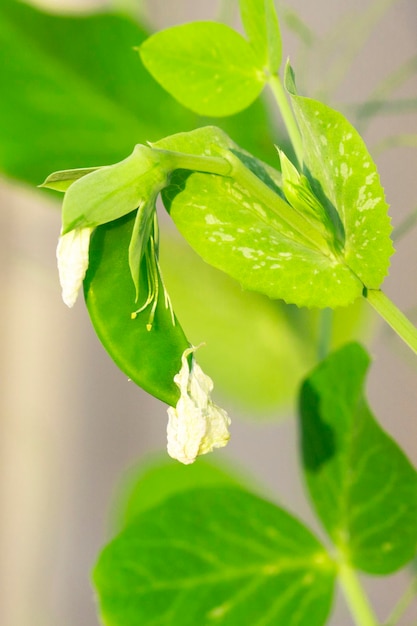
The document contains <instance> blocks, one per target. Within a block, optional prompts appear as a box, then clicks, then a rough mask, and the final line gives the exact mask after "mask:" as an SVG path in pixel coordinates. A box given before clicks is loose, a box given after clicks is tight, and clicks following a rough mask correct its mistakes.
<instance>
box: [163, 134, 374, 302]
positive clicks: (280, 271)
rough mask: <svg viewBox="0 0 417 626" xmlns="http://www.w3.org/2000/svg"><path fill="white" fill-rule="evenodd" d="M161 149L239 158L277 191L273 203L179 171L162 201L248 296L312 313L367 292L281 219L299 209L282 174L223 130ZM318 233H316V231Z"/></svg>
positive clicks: (226, 181)
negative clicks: (283, 183)
mask: <svg viewBox="0 0 417 626" xmlns="http://www.w3.org/2000/svg"><path fill="white" fill-rule="evenodd" d="M156 145H157V146H158V147H161V148H164V149H167V150H178V151H180V152H188V153H193V154H205V155H207V154H209V153H210V154H212V155H213V156H217V155H218V151H219V148H223V149H227V150H228V151H229V153H232V154H233V155H234V156H236V157H237V158H238V159H240V161H242V163H243V164H244V165H245V166H246V167H247V168H248V169H249V171H250V174H254V175H255V176H256V177H257V178H258V179H260V180H261V181H262V182H263V183H265V185H266V186H267V187H268V188H269V189H268V191H269V192H270V191H271V190H272V191H273V192H274V193H272V194H270V197H271V202H272V203H273V206H272V205H271V204H266V203H265V202H264V201H263V199H260V198H259V197H258V196H256V195H254V194H253V193H252V192H251V191H250V190H249V189H248V188H246V187H243V186H242V185H240V184H237V183H236V182H234V181H233V179H231V178H226V177H220V176H211V175H208V174H200V173H197V172H196V173H190V172H184V171H178V172H176V173H174V175H173V176H172V178H171V185H170V186H169V187H167V188H166V189H165V190H164V191H163V193H162V197H163V200H164V204H165V206H166V208H167V210H168V211H169V213H170V215H171V217H172V219H173V220H174V222H175V224H176V226H177V228H178V229H179V231H180V232H181V234H182V235H183V236H184V237H185V239H187V241H188V242H189V243H190V245H191V246H192V247H193V248H194V249H195V250H196V252H197V253H198V254H199V255H200V256H201V257H202V258H203V259H204V260H205V261H207V262H208V263H210V264H211V265H213V266H214V267H217V268H218V269H221V270H223V271H224V272H226V273H227V274H229V275H230V276H232V277H233V278H235V279H236V280H237V281H238V282H240V283H241V285H242V286H243V287H244V288H245V289H250V290H253V291H257V292H260V293H263V294H265V295H267V296H269V297H270V298H281V299H283V300H285V301H286V302H288V303H293V304H297V305H298V306H308V307H313V306H317V307H326V306H329V307H335V306H345V305H347V304H350V303H351V302H353V301H354V300H355V299H356V298H357V297H358V296H360V295H361V294H362V289H363V285H362V283H361V282H360V281H359V280H358V279H357V277H356V276H355V275H354V274H353V273H352V272H351V271H350V270H349V268H348V267H346V265H345V264H344V263H343V262H340V261H339V260H338V259H337V258H335V257H334V256H333V255H332V253H331V252H330V251H329V249H326V250H324V252H323V251H321V250H318V249H317V248H315V249H313V248H312V247H310V246H309V240H308V235H309V229H311V228H313V227H312V226H311V225H310V224H309V222H308V221H307V220H305V219H303V218H302V216H300V217H299V219H301V220H302V223H303V228H304V229H305V233H307V235H306V236H304V234H302V233H301V234H300V232H298V231H294V229H292V227H291V226H289V225H288V223H287V222H286V221H285V220H284V219H283V218H282V217H281V215H280V211H281V209H283V210H285V211H289V210H290V211H292V212H294V213H295V211H294V209H292V207H290V205H288V203H287V202H286V201H285V200H284V199H283V194H282V191H281V190H280V187H279V185H280V183H281V175H280V173H279V172H277V171H276V170H274V169H273V168H271V167H268V166H267V165H265V164H264V163H262V162H260V161H258V160H257V159H255V158H254V157H252V156H251V155H249V154H247V153H246V152H244V151H243V150H242V149H241V148H239V146H237V145H236V144H234V143H233V142H232V141H231V140H230V138H229V137H227V135H226V134H225V133H223V132H222V131H220V130H219V129H216V128H214V127H206V128H202V129H198V130H196V131H193V132H191V133H181V134H179V135H174V136H172V137H168V138H166V139H164V140H162V141H159V142H157V144H156ZM315 232H317V231H315Z"/></svg>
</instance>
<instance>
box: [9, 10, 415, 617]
mask: <svg viewBox="0 0 417 626" xmlns="http://www.w3.org/2000/svg"><path fill="white" fill-rule="evenodd" d="M37 4H39V5H42V6H48V7H50V8H51V9H53V10H54V11H55V10H57V11H62V10H70V9H71V10H73V9H74V8H77V9H82V10H83V11H85V10H87V9H88V8H97V7H102V6H103V5H104V6H110V4H111V3H110V2H107V3H106V2H99V1H98V0H96V1H94V2H93V1H91V2H87V0H78V2H77V1H76V0H42V2H41V1H40V0H39V1H37ZM128 4H129V5H131V6H132V5H134V4H135V3H134V0H131V2H129V3H128V2H127V0H125V2H123V0H119V2H116V1H115V2H114V3H113V6H116V5H117V6H118V7H119V8H122V9H123V7H124V8H127V7H128ZM136 4H139V3H136ZM371 4H374V3H371V2H369V1H368V0H333V1H330V0H315V2H310V1H308V0H290V1H289V2H287V3H286V6H287V7H290V8H291V9H294V10H295V11H297V12H298V14H299V15H300V16H302V19H303V20H304V21H305V22H306V23H307V24H309V25H310V27H311V28H313V29H314V30H315V31H316V32H317V33H318V34H320V35H322V36H324V34H325V33H326V32H328V31H329V29H331V27H332V25H333V24H335V23H336V22H337V20H338V19H339V17H340V15H341V14H342V13H343V12H344V11H346V10H347V9H349V10H351V9H355V10H356V11H358V13H361V12H363V11H365V10H367V9H368V7H369V6H371ZM141 5H142V9H141V10H142V11H143V14H144V15H145V16H146V18H147V20H148V21H149V23H150V24H152V25H154V26H156V27H162V26H168V25H172V24H175V23H181V22H183V21H189V20H191V19H195V18H204V19H207V18H213V17H216V16H217V15H218V10H219V6H218V3H217V2H204V1H200V0H176V1H175V2H169V1H168V0H165V1H164V0H150V1H149V2H147V3H141ZM145 5H146V6H145ZM391 5H392V6H391V8H390V9H389V10H388V11H387V12H386V15H385V16H384V17H383V18H382V19H381V21H380V22H378V25H377V27H376V29H375V30H374V32H373V33H372V35H371V37H370V38H369V40H368V41H367V43H366V44H365V46H364V47H363V48H362V49H361V51H360V52H359V53H358V55H357V57H356V58H355V59H354V61H353V63H352V67H351V69H350V70H349V72H348V74H347V76H346V80H345V81H344V82H343V85H341V86H340V88H338V89H337V91H336V93H335V95H334V100H333V103H334V104H335V103H336V104H337V103H338V102H341V103H354V102H357V101H363V100H364V99H366V97H367V96H368V95H369V94H370V93H372V90H373V88H374V87H375V85H376V84H377V83H378V82H379V81H380V80H381V79H382V78H383V77H384V76H386V75H387V74H389V73H390V72H391V71H393V70H394V69H395V68H396V67H398V66H399V65H400V64H401V62H402V61H404V60H405V59H407V58H409V57H411V56H412V55H416V54H417V3H416V1H415V0H402V1H398V2H391ZM358 35H359V33H358ZM283 38H284V50H285V54H288V55H290V56H291V57H292V55H293V54H294V55H295V52H296V42H295V39H294V37H293V36H291V35H289V34H288V31H287V30H286V29H284V37H283ZM319 78H320V77H319V76H318V75H317V76H315V75H314V74H313V75H311V76H309V77H308V83H309V85H310V86H312V87H313V86H314V83H315V81H316V79H317V81H319ZM400 93H401V95H402V96H404V97H416V94H417V80H416V79H415V78H411V79H410V80H409V81H408V82H407V83H406V84H405V85H404V86H403V87H401V92H400ZM416 122H417V115H416V114H415V113H408V114H403V115H402V116H401V117H397V118H394V117H392V116H390V117H384V116H379V117H378V118H377V119H376V120H374V121H373V122H372V124H371V126H370V128H369V130H368V132H367V135H366V139H367V142H368V144H369V145H370V146H371V149H372V146H376V144H377V142H379V141H380V140H381V139H383V138H384V137H386V136H388V135H391V134H393V133H398V132H401V133H416V130H417V123H416ZM375 154H376V160H377V163H378V166H379V168H380V173H381V178H382V182H383V185H384V186H385V189H386V193H387V196H388V201H389V203H390V204H391V206H392V209H391V214H392V218H393V223H394V225H398V224H400V223H401V221H402V219H404V218H405V216H406V215H407V214H409V213H410V212H411V211H412V210H413V209H414V208H415V206H417V186H416V172H417V151H416V150H415V149H413V148H410V147H408V148H404V147H403V148H396V149H392V150H386V151H384V152H382V153H380V154H377V153H375ZM80 165H82V164H80ZM40 182H41V181H40ZM0 206H1V210H0V224H1V231H0V232H1V247H0V255H1V262H0V276H1V285H2V299H1V307H0V322H1V323H0V333H1V346H2V349H1V360H0V368H1V369H0V381H1V396H0V402H1V405H0V406H1V415H0V419H1V421H0V468H1V471H0V624H1V626H57V625H59V626H75V625H77V626H94V625H97V623H98V621H97V617H96V615H95V606H94V598H93V593H92V590H91V586H90V584H89V571H90V569H91V566H92V564H93V563H94V560H95V558H96V555H97V553H98V550H99V549H100V547H101V546H102V545H103V543H104V541H105V540H106V538H107V533H106V530H107V529H108V511H109V506H110V502H111V499H112V497H113V495H114V492H115V489H116V486H117V484H118V482H119V481H120V479H121V477H122V475H123V473H124V472H125V471H126V470H127V469H128V468H129V467H130V466H131V465H132V464H134V463H135V462H137V460H138V459H140V458H141V457H142V456H143V455H145V454H146V453H148V452H150V451H156V450H161V449H163V448H164V446H165V429H166V407H165V406H163V405H162V404H161V403H159V402H158V401H155V400H153V398H151V397H149V396H148V395H146V394H145V393H143V392H142V391H141V390H140V389H138V388H137V387H135V386H134V385H133V384H131V383H129V382H128V381H127V380H126V377H125V376H124V375H123V374H122V373H121V372H119V371H118V369H117V368H116V366H115V365H114V364H113V363H112V362H111V361H110V359H109V358H108V357H107V355H106V354H105V353H104V351H103V349H102V347H101V346H100V345H99V342H98V340H97V338H96V337H95V335H94V332H93V330H92V327H91V326H90V323H89V320H88V315H87V313H86V310H85V308H84V305H83V302H82V301H80V302H78V303H77V305H76V307H75V308H74V309H73V310H68V309H67V308H66V307H65V306H64V305H63V303H62V301H61V298H60V289H59V284H58V278H57V272H56V266H55V247H56V240H57V237H58V233H59V229H60V216H59V211H58V210H57V206H56V205H55V204H54V203H53V202H52V201H49V202H48V201H47V200H45V198H44V197H41V195H40V194H38V193H36V192H35V191H34V190H32V189H29V188H25V187H23V186H16V185H12V184H11V183H10V182H8V181H6V180H2V181H1V186H0ZM416 237H417V233H416V232H415V231H411V232H410V233H409V234H408V235H407V236H405V237H404V238H403V239H402V240H401V242H400V243H399V246H398V252H397V254H396V255H395V257H394V259H393V263H392V268H391V275H390V277H389V279H388V280H387V281H386V284H385V290H386V291H387V293H388V294H389V295H390V297H391V298H392V299H393V300H394V302H396V304H397V305H398V306H399V307H400V308H402V309H403V310H404V311H406V312H408V313H409V314H410V315H411V317H412V319H413V320H414V321H417V316H416V315H415V307H417V280H416V276H417V273H416V267H417V246H416V245H415V242H416ZM371 352H372V355H373V358H374V363H373V366H372V369H371V373H370V379H369V386H368V392H369V398H370V402H371V406H372V407H373V409H374V411H375V414H376V415H377V416H378V418H379V420H380V422H381V423H382V425H383V426H384V427H385V428H386V429H388V431H389V432H390V433H391V434H392V435H393V436H394V437H395V439H396V440H397V441H398V442H399V443H400V445H401V446H403V448H404V449H405V451H406V453H407V454H408V455H409V457H410V458H411V459H412V460H413V461H414V463H416V462H417V419H416V418H417V415H416V406H417V360H416V358H415V357H413V355H412V354H411V353H410V354H408V352H407V350H405V349H404V348H403V347H402V346H401V345H400V342H399V341H397V340H396V338H395V337H392V335H391V333H390V331H389V330H388V329H387V328H385V327H384V326H383V325H382V324H381V325H379V326H378V329H377V333H376V338H375V340H374V341H373V343H372V345H371ZM288 417H290V416H288ZM232 418H233V429H232V441H231V443H230V444H229V446H228V448H227V449H226V450H225V451H222V452H220V453H218V454H219V457H222V458H229V459H232V460H236V461H237V462H238V463H240V464H241V465H242V466H244V467H245V468H246V469H247V470H250V471H251V472H252V473H253V474H254V476H255V477H257V478H258V479H259V481H262V482H264V483H265V484H266V485H267V486H268V488H269V489H270V490H271V493H272V494H273V495H274V497H275V498H276V499H278V500H279V501H280V502H282V503H283V504H284V505H285V506H287V507H288V508H289V509H290V510H291V511H292V512H294V513H295V514H296V515H298V516H300V517H302V518H303V519H305V520H307V521H308V522H309V523H311V525H312V526H313V527H316V524H315V522H314V520H313V517H312V514H311V512H310V509H309V505H308V504H307V501H306V499H305V497H304V495H303V490H302V486H301V480H300V473H299V470H298V466H297V459H296V454H295V452H294V451H295V450H296V445H297V443H296V431H295V424H294V421H293V420H291V419H286V420H282V419H280V420H277V421H275V422H271V421H268V422H261V423H257V422H250V421H248V420H247V419H246V420H240V419H239V416H237V415H233V414H232ZM404 581H405V575H404V574H398V575H396V576H393V577H390V578H388V579H381V580H378V579H372V580H370V579H366V581H365V582H366V586H367V589H368V590H369V593H370V595H371V597H372V600H373V601H374V602H375V605H376V607H377V612H378V615H379V617H380V619H381V620H382V619H383V618H384V617H385V616H386V615H387V613H388V612H389V610H390V609H391V608H392V606H393V604H394V602H395V601H396V599H397V598H398V597H399V596H400V594H401V591H402V589H403V587H404V584H405V582H404ZM413 615H414V617H413ZM413 619H414V622H413ZM416 620H417V610H416V607H414V613H413V611H412V610H411V611H410V612H409V613H408V615H407V617H406V618H404V621H403V622H402V623H403V624H408V625H411V624H412V623H415V624H416V623H417V621H416ZM330 623H331V625H332V626H348V625H349V624H351V623H352V622H351V618H350V617H349V616H348V614H347V612H346V610H345V607H344V604H343V600H340V602H338V604H337V606H336V608H335V612H334V615H333V617H332V620H331V622H330ZM138 626H139V625H138ZM179 626H180V625H179ZM242 626H243V625H242ZM283 626H285V625H283Z"/></svg>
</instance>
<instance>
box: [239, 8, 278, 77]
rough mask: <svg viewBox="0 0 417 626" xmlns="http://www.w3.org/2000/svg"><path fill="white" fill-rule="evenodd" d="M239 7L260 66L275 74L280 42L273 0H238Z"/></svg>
mask: <svg viewBox="0 0 417 626" xmlns="http://www.w3.org/2000/svg"><path fill="white" fill-rule="evenodd" d="M239 7H240V14H241V17H242V22H243V26H244V27H245V32H246V34H247V36H248V38H249V41H250V44H251V46H252V48H253V50H254V52H255V54H256V56H257V57H258V58H259V62H260V64H261V66H262V67H267V68H268V70H269V72H270V73H271V74H275V73H276V72H277V71H278V70H279V66H280V65H281V60H282V42H281V32H280V28H279V22H278V17H277V13H276V10H275V5H274V0H239Z"/></svg>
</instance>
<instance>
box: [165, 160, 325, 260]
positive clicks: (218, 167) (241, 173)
mask: <svg viewBox="0 0 417 626" xmlns="http://www.w3.org/2000/svg"><path fill="white" fill-rule="evenodd" d="M154 150H156V148H154ZM157 150H158V152H159V153H160V154H161V157H165V159H166V165H165V167H166V168H167V170H168V169H171V170H174V169H186V170H192V171H198V172H205V173H209V174H217V175H220V176H228V177H230V178H232V179H233V180H235V181H236V182H237V183H238V184H239V185H240V186H241V187H243V189H247V190H248V191H250V192H251V193H252V194H253V195H254V196H255V197H256V198H257V199H258V200H259V203H263V204H265V205H266V206H267V207H268V208H269V209H270V210H271V212H273V213H274V214H275V215H276V216H277V217H278V218H279V219H280V222H281V225H282V224H284V225H285V226H287V227H289V229H290V232H291V236H292V237H293V239H294V240H296V241H298V243H301V244H302V245H304V246H308V247H309V248H313V249H315V250H317V251H319V252H321V253H323V254H327V255H330V254H331V253H330V251H329V247H328V244H327V241H326V240H325V239H324V237H323V235H322V234H321V233H320V232H319V231H318V230H317V229H316V228H314V227H312V226H311V225H310V224H309V222H308V221H307V220H306V219H305V217H304V216H303V215H301V214H300V213H298V212H297V211H296V210H294V209H293V208H292V207H291V206H290V205H289V204H288V202H286V201H285V200H283V198H281V196H279V195H278V194H277V193H276V192H275V191H274V190H273V189H271V188H270V187H268V185H267V184H266V183H264V182H263V181H262V180H261V179H260V178H258V176H256V175H255V174H254V173H253V172H251V170H250V169H248V168H247V167H246V166H245V165H244V164H243V163H242V161H241V160H240V159H239V158H238V157H237V156H235V155H234V154H233V152H232V151H230V150H225V149H222V148H218V151H219V152H220V153H221V154H222V155H224V156H222V157H215V156H199V155H194V154H182V153H180V152H171V151H169V150H160V149H157ZM256 205H257V203H256V202H255V203H254V204H253V207H252V208H253V210H254V211H257V206H256ZM258 215H259V217H260V219H263V220H268V217H267V216H266V215H265V212H264V210H263V209H262V207H261V208H260V209H259V212H258ZM281 227H282V226H281Z"/></svg>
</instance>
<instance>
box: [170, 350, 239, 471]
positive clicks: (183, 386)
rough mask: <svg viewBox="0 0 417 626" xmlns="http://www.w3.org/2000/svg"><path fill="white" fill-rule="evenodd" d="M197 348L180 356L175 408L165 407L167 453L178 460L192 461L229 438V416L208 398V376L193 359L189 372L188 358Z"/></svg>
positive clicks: (223, 443)
mask: <svg viewBox="0 0 417 626" xmlns="http://www.w3.org/2000/svg"><path fill="white" fill-rule="evenodd" d="M195 350H196V348H188V349H187V350H185V351H184V353H183V355H182V358H181V363H182V366H181V369H180V371H179V372H178V374H176V376H175V377H174V381H175V383H176V384H177V386H178V387H179V390H180V392H181V396H180V399H179V400H178V402H177V405H176V407H175V408H174V407H169V408H168V428H167V435H168V454H169V455H170V456H172V457H173V458H174V459H177V460H178V461H181V463H185V464H189V463H193V462H194V461H195V459H196V457H197V456H198V455H199V454H206V453H207V452H211V451H212V450H213V448H221V447H223V446H225V445H226V444H227V442H228V441H229V438H230V434H229V430H228V426H229V424H230V418H229V416H228V415H227V413H226V411H224V410H223V409H221V408H220V407H218V406H216V405H215V404H214V403H213V402H212V400H211V397H210V393H211V391H212V390H213V382H212V380H211V378H209V377H208V376H206V374H204V372H203V370H202V369H201V367H200V366H199V365H198V364H197V363H196V361H195V360H194V358H193V360H192V365H191V371H190V367H189V364H188V359H187V357H188V356H189V355H190V354H192V353H193V352H195Z"/></svg>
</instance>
